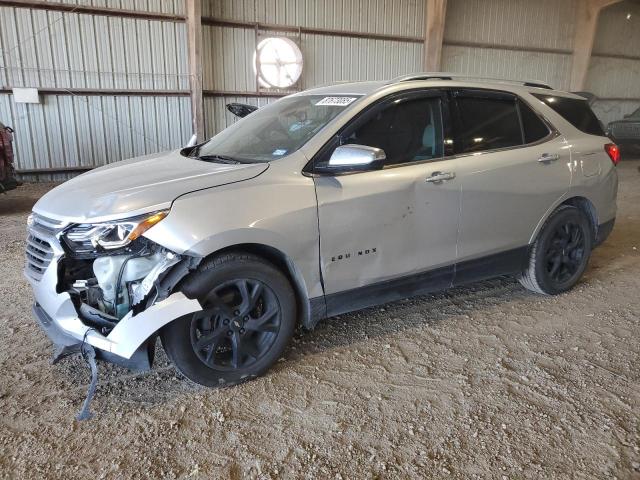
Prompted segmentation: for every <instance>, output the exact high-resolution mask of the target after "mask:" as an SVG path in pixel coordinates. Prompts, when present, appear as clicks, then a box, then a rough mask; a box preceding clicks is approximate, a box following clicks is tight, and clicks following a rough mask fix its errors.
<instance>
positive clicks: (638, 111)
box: [629, 108, 640, 118]
mask: <svg viewBox="0 0 640 480" xmlns="http://www.w3.org/2000/svg"><path fill="white" fill-rule="evenodd" d="M629 116H630V117H632V118H636V117H638V118H640V108H639V109H637V110H636V111H635V112H633V113H632V114H631V115H629Z"/></svg>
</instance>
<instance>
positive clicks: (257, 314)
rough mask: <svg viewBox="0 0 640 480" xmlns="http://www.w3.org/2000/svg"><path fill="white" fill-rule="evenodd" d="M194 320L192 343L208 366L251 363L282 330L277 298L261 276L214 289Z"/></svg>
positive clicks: (240, 366) (265, 351) (232, 365)
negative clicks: (261, 279) (257, 278)
mask: <svg viewBox="0 0 640 480" xmlns="http://www.w3.org/2000/svg"><path fill="white" fill-rule="evenodd" d="M203 307H204V310H203V311H202V312H198V313H197V314H195V315H194V316H193V318H192V320H191V345H192V347H193V350H194V352H195V353H196V355H197V356H198V358H199V359H200V360H201V361H202V362H203V363H204V364H205V365H207V366H208V367H210V368H213V369H217V370H231V369H237V368H245V367H248V366H250V365H252V364H254V363H255V362H257V361H258V360H260V359H261V358H262V357H264V355H265V353H267V352H268V351H269V349H270V348H271V346H272V345H273V342H274V341H275V339H276V337H277V335H278V332H279V330H280V323H281V317H282V315H281V313H280V307H279V305H278V300H277V298H276V296H275V294H274V293H273V291H272V290H271V288H269V286H267V285H265V284H264V283H263V282H261V281H260V280H254V279H248V278H241V279H234V280H231V281H228V282H225V283H223V284H222V285H220V286H218V287H216V288H215V289H214V290H212V291H211V292H210V293H209V295H207V298H206V300H205V303H204V305H203Z"/></svg>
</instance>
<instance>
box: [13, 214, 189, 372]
mask: <svg viewBox="0 0 640 480" xmlns="http://www.w3.org/2000/svg"><path fill="white" fill-rule="evenodd" d="M167 213H168V212H167V211H160V212H154V213H151V214H147V215H143V216H139V217H135V218H130V219H125V220H119V221H114V222H104V223H96V224H90V223H87V224H70V223H66V222H60V221H56V220H52V219H50V218H46V217H44V216H42V215H38V214H36V213H34V214H32V215H31V217H30V219H29V227H28V228H29V235H28V238H27V250H26V268H25V275H26V277H27V279H28V280H29V282H30V283H31V285H32V287H33V290H34V296H35V300H36V303H35V305H34V314H35V316H36V318H37V320H38V321H39V323H40V325H41V326H42V328H43V329H44V330H45V332H46V333H47V334H48V336H49V337H50V338H51V340H52V341H53V342H54V343H55V344H56V346H57V347H58V349H57V354H56V357H57V358H61V357H62V356H65V355H66V354H69V353H74V352H78V351H80V349H81V347H82V346H83V345H85V344H86V345H90V346H92V347H94V348H95V349H96V350H95V354H96V357H97V358H99V359H103V360H106V361H110V362H113V363H117V364H120V365H122V366H125V367H127V368H131V369H133V370H147V369H149V368H150V367H151V363H152V360H153V350H154V348H153V347H154V346H155V342H154V341H152V340H155V338H156V335H157V333H158V331H159V329H161V328H162V327H163V326H164V325H166V324H167V323H169V322H171V321H172V320H174V319H176V318H179V317H182V316H184V315H188V314H190V313H193V312H196V311H199V310H201V307H200V304H199V303H198V301H197V300H193V299H189V298H187V297H185V296H184V295H183V294H182V293H181V292H175V293H172V292H173V290H174V287H175V286H176V285H177V283H178V282H179V281H180V280H181V279H182V278H183V277H184V276H185V275H186V274H187V273H189V272H190V271H191V270H193V269H195V268H196V267H197V265H198V264H199V262H200V259H199V258H195V257H190V256H187V255H178V254H176V253H175V252H172V251H170V250H168V249H166V248H164V247H162V246H161V245H158V244H157V243H154V242H152V241H150V240H149V239H147V238H146V237H144V233H145V232H146V231H147V230H148V229H150V228H152V227H153V226H154V225H155V224H156V223H158V222H160V221H161V220H162V219H163V218H164V217H165V216H166V215H167ZM54 360H55V358H54Z"/></svg>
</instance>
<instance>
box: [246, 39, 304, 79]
mask: <svg viewBox="0 0 640 480" xmlns="http://www.w3.org/2000/svg"><path fill="white" fill-rule="evenodd" d="M302 64H303V61H302V52H301V51H300V47H298V45H297V44H296V43H295V42H294V41H293V40H291V39H289V38H287V37H269V38H265V39H264V40H262V41H260V43H258V47H257V48H256V53H255V54H254V62H253V67H254V69H255V72H256V73H257V75H258V81H259V82H260V85H261V86H263V87H267V88H288V87H291V86H292V85H294V84H295V83H296V82H297V81H298V79H299V78H300V75H302Z"/></svg>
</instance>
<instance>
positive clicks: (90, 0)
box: [45, 0, 185, 15]
mask: <svg viewBox="0 0 640 480" xmlns="http://www.w3.org/2000/svg"><path fill="white" fill-rule="evenodd" d="M45 1H46V2H49V3H65V4H72V5H81V6H87V7H108V8H122V9H125V10H136V11H139V12H148V13H171V14H175V15H182V14H183V13H184V1H185V0H45Z"/></svg>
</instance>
